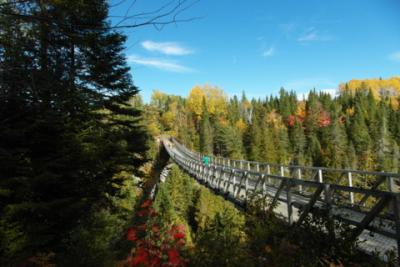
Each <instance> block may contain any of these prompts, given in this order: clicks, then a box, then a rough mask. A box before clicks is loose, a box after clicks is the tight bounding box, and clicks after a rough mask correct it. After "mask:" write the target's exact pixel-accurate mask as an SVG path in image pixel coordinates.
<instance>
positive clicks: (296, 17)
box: [110, 0, 400, 101]
mask: <svg viewBox="0 0 400 267" xmlns="http://www.w3.org/2000/svg"><path fill="white" fill-rule="evenodd" d="M132 1H133V0H125V1H122V3H121V4H119V5H117V6H116V7H113V8H111V15H123V14H125V13H126V12H127V11H128V9H129V6H130V4H131V3H132ZM119 2H121V0H112V1H110V4H111V5H112V4H118V3H119ZM166 2H167V1H161V0H159V1H152V0H136V2H135V4H134V5H133V6H132V8H131V9H129V12H128V13H130V14H135V13H138V12H144V11H152V10H155V9H157V8H159V7H160V6H162V5H163V4H164V3H166ZM193 2H194V1H193ZM399 14H400V1H399V0H324V1H322V0H307V1H306V0H304V1H296V0H264V1H261V0H260V1H256V0H248V1H240V0H230V1H228V0H214V1H212V0H199V1H198V2H196V3H195V4H194V5H193V6H192V7H191V8H190V9H188V10H186V11H185V12H184V13H182V14H181V15H180V17H181V18H192V17H201V19H197V20H194V21H191V22H182V23H178V24H177V25H167V26H165V27H164V28H163V29H162V30H157V29H155V28H154V27H152V26H147V27H140V28H135V29H125V30H124V32H125V34H126V35H127V36H128V40H127V44H126V51H125V54H126V56H127V58H128V62H129V64H130V66H131V68H132V70H131V71H132V75H133V79H134V82H135V84H136V85H137V86H138V87H139V88H140V90H141V94H142V96H143V97H144V100H145V101H148V100H149V99H150V96H151V93H152V91H153V90H154V89H158V90H161V91H163V92H166V93H170V94H176V95H182V96H186V95H188V93H189V91H190V89H191V88H192V87H193V86H195V85H202V84H206V83H208V84H211V85H215V86H218V87H220V88H222V89H224V91H225V92H227V93H228V95H230V96H232V95H234V94H238V95H240V94H241V92H242V91H245V92H246V95H247V96H249V97H265V96H267V95H270V94H276V93H277V92H278V91H279V89H280V87H281V86H283V87H284V88H285V89H287V90H295V91H296V92H298V93H299V94H303V93H305V92H307V91H309V90H310V89H312V88H316V89H317V90H332V89H336V88H337V86H338V84H339V83H341V82H345V81H347V80H350V79H355V78H357V79H363V78H376V77H383V78H388V77H391V76H396V75H400V15H399ZM116 19H117V18H113V20H114V22H116ZM131 22H132V21H131Z"/></svg>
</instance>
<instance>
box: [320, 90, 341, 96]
mask: <svg viewBox="0 0 400 267" xmlns="http://www.w3.org/2000/svg"><path fill="white" fill-rule="evenodd" d="M319 91H320V92H323V93H326V94H329V95H331V97H335V96H337V95H338V90H337V89H335V88H325V89H321V90H319Z"/></svg>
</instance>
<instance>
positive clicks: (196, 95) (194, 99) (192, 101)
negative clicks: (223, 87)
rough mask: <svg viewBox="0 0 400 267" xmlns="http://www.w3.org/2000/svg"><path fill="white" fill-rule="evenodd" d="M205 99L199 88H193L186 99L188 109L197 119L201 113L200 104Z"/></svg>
mask: <svg viewBox="0 0 400 267" xmlns="http://www.w3.org/2000/svg"><path fill="white" fill-rule="evenodd" d="M204 97H205V94H204V91H203V90H202V88H201V87H200V86H195V87H193V88H192V90H190V93H189V97H188V102H187V103H188V108H189V110H190V111H192V112H193V113H194V114H196V116H197V118H200V116H201V112H202V102H203V98H204Z"/></svg>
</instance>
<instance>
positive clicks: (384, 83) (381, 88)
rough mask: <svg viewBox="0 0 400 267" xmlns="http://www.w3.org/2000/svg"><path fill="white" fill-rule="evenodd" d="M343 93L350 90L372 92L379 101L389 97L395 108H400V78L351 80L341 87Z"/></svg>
mask: <svg viewBox="0 0 400 267" xmlns="http://www.w3.org/2000/svg"><path fill="white" fill-rule="evenodd" d="M339 89H340V90H341V91H344V90H350V91H351V92H355V91H357V90H371V92H372V94H373V95H374V97H375V98H376V99H378V100H380V99H382V98H383V97H389V98H390V99H391V101H392V104H393V106H394V107H396V108H397V107H398V105H399V103H398V97H399V96H400V77H399V76H397V77H392V78H389V79H365V80H355V79H354V80H350V81H348V82H347V83H342V84H340V85H339Z"/></svg>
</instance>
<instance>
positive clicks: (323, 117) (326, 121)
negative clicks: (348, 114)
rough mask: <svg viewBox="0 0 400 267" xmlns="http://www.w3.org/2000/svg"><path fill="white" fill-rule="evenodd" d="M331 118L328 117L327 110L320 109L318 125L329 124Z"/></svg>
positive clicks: (325, 125) (324, 125)
mask: <svg viewBox="0 0 400 267" xmlns="http://www.w3.org/2000/svg"><path fill="white" fill-rule="evenodd" d="M331 122H332V121H331V118H330V117H329V114H328V112H326V111H325V110H322V111H321V112H320V114H319V127H321V128H323V127H327V126H329V125H330V124H331Z"/></svg>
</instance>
